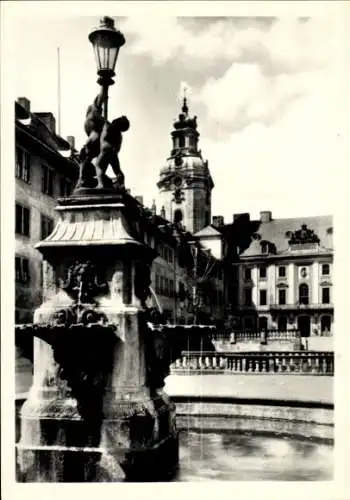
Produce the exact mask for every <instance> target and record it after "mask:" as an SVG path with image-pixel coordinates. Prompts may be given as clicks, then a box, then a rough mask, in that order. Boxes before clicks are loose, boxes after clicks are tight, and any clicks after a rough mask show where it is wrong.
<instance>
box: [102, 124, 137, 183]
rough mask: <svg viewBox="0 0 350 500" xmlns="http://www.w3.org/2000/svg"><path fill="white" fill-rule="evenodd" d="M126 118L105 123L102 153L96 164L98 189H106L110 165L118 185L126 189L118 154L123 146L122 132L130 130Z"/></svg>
mask: <svg viewBox="0 0 350 500" xmlns="http://www.w3.org/2000/svg"><path fill="white" fill-rule="evenodd" d="M129 126H130V123H129V120H128V119H127V117H126V116H120V117H119V118H116V119H115V120H113V121H112V122H111V123H109V122H107V121H106V122H105V123H104V125H103V128H102V132H101V137H100V152H99V155H98V157H97V158H96V162H95V169H96V177H97V187H98V188H102V187H104V175H105V173H106V170H107V168H108V166H109V165H110V166H111V167H112V169H113V172H114V174H115V176H116V179H117V182H116V183H117V185H118V186H119V187H124V174H123V172H122V171H121V168H120V163H119V158H118V153H119V151H120V148H121V145H122V140H123V138H122V132H126V131H127V130H128V129H129Z"/></svg>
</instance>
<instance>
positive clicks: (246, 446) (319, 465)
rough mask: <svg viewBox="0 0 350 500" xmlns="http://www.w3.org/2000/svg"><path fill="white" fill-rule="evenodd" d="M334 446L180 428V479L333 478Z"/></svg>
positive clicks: (178, 478) (287, 438)
mask: <svg viewBox="0 0 350 500" xmlns="http://www.w3.org/2000/svg"><path fill="white" fill-rule="evenodd" d="M332 475H333V447H332V446H331V445H329V444H323V443H317V442H312V441H309V440H306V439H305V440H304V439H299V438H294V437H278V436H262V435H255V434H254V433H241V434H237V433H233V432H232V433H230V432H227V431H212V432H211V431H210V432H201V431H199V430H181V431H180V468H179V472H178V475H177V477H176V479H175V480H176V481H214V480H215V481H217V480H221V481H254V480H258V481H259V480H266V481H329V480H332Z"/></svg>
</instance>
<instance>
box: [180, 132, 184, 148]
mask: <svg viewBox="0 0 350 500" xmlns="http://www.w3.org/2000/svg"><path fill="white" fill-rule="evenodd" d="M179 147H180V148H184V147H185V136H184V135H180V137H179Z"/></svg>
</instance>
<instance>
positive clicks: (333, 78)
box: [12, 12, 346, 223]
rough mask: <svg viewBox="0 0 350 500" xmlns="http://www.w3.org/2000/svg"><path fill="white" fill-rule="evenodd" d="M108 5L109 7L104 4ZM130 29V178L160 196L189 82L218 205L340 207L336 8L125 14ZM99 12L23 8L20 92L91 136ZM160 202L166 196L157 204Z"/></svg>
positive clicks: (124, 26)
mask: <svg viewBox="0 0 350 500" xmlns="http://www.w3.org/2000/svg"><path fill="white" fill-rule="evenodd" d="M104 14H105V12H101V16H102V15H104ZM114 19H115V21H116V25H117V27H118V29H120V30H121V31H122V32H123V34H124V36H125V38H126V44H125V45H124V47H122V48H121V50H120V54H119V59H118V61H117V67H116V73H117V74H116V78H115V85H114V86H113V87H111V88H110V94H109V95H110V99H109V118H110V119H113V118H115V117H117V116H119V115H121V114H125V115H127V116H128V118H129V120H130V123H131V127H130V129H129V131H127V132H126V133H125V134H124V142H123V147H122V151H121V153H120V161H121V166H122V169H123V171H124V174H125V178H126V185H127V187H129V188H130V189H131V191H132V193H133V194H134V195H143V196H144V202H145V204H146V205H148V206H150V205H151V203H152V200H153V199H155V200H156V202H157V199H158V190H157V187H156V183H157V180H158V176H159V171H160V168H161V167H162V166H163V165H164V163H165V161H166V158H167V157H168V156H169V154H170V149H171V138H170V132H171V130H172V124H173V122H174V120H175V119H176V117H177V115H178V113H179V112H180V106H181V97H182V95H183V88H184V87H187V88H188V91H187V94H188V103H189V108H190V113H191V114H193V115H196V116H197V120H198V124H199V132H200V146H199V147H200V149H201V150H202V154H203V157H204V158H205V159H207V160H208V161H209V168H210V170H211V174H212V177H213V180H214V183H215V187H214V190H213V203H212V215H224V216H225V222H227V223H229V222H231V220H232V214H234V213H240V212H249V213H250V214H251V216H253V217H257V216H258V214H259V211H260V210H271V211H272V214H273V216H274V217H293V216H303V215H305V216H307V215H310V216H311V215H323V214H332V213H333V205H334V203H335V201H336V199H337V194H336V189H337V187H338V185H339V179H341V178H342V176H343V173H344V170H343V169H344V165H343V164H341V163H340V162H339V141H340V140H341V139H342V134H343V128H342V127H343V121H342V120H343V118H342V116H343V115H342V113H343V109H342V105H341V104H342V96H343V95H345V92H346V88H345V85H344V84H342V80H341V78H340V68H341V65H340V52H339V47H340V39H339V29H338V24H337V22H338V21H337V18H336V17H335V16H332V15H328V16H317V17H309V16H308V17H296V16H294V17H290V16H288V17H273V16H269V17H244V16H240V17H226V16H221V17H175V16H172V17H164V16H163V17H162V18H160V19H158V20H157V18H156V17H154V16H153V17H152V22H149V19H148V18H145V17H144V16H137V15H132V16H129V17H115V18H114ZM98 21H99V17H98V16H97V17H96V16H94V17H90V16H87V17H84V16H82V15H72V16H67V17H58V18H56V17H52V18H50V17H49V16H34V17H33V16H25V15H23V16H22V17H21V16H19V17H17V18H16V23H15V25H14V26H15V43H14V45H13V48H12V50H13V61H14V62H13V65H14V75H15V78H14V91H15V97H22V96H25V97H27V98H28V99H29V100H30V101H31V110H32V111H34V112H35V111H52V112H53V113H54V114H55V115H56V116H57V110H58V91H57V88H58V85H57V82H58V78H57V60H58V58H57V48H58V47H59V48H60V68H61V72H60V88H61V95H60V97H61V98H60V103H61V124H60V132H61V135H63V136H64V137H65V136H68V135H73V136H75V138H76V145H77V147H78V148H80V147H81V146H82V144H83V141H84V140H85V135H84V130H83V124H84V116H85V111H86V108H87V106H88V105H89V104H90V103H91V102H92V100H93V98H94V97H95V95H96V94H97V93H98V91H99V87H98V85H97V83H96V66H95V61H94V56H93V50H92V46H91V44H90V42H89V41H88V34H89V32H90V31H91V29H92V28H93V27H95V26H96V25H98ZM157 208H158V211H159V210H160V208H161V207H160V205H159V203H158V204H157Z"/></svg>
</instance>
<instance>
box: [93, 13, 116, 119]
mask: <svg viewBox="0 0 350 500" xmlns="http://www.w3.org/2000/svg"><path fill="white" fill-rule="evenodd" d="M89 40H90V42H91V43H92V45H93V48H94V52H95V58H96V65H97V74H98V75H99V79H98V80H97V83H99V85H101V87H102V89H103V100H104V118H105V120H107V115H108V106H107V100H108V87H109V86H110V85H113V84H114V81H113V79H112V77H113V76H115V72H114V69H115V65H116V62H117V58H118V54H119V49H120V47H122V46H123V45H124V43H125V38H124V35H123V34H122V33H121V32H120V31H118V30H117V29H116V28H115V26H114V20H113V19H112V18H111V17H107V16H105V17H103V18H102V19H101V21H100V26H99V27H98V28H95V29H94V30H93V31H92V32H91V33H90V35H89Z"/></svg>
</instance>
